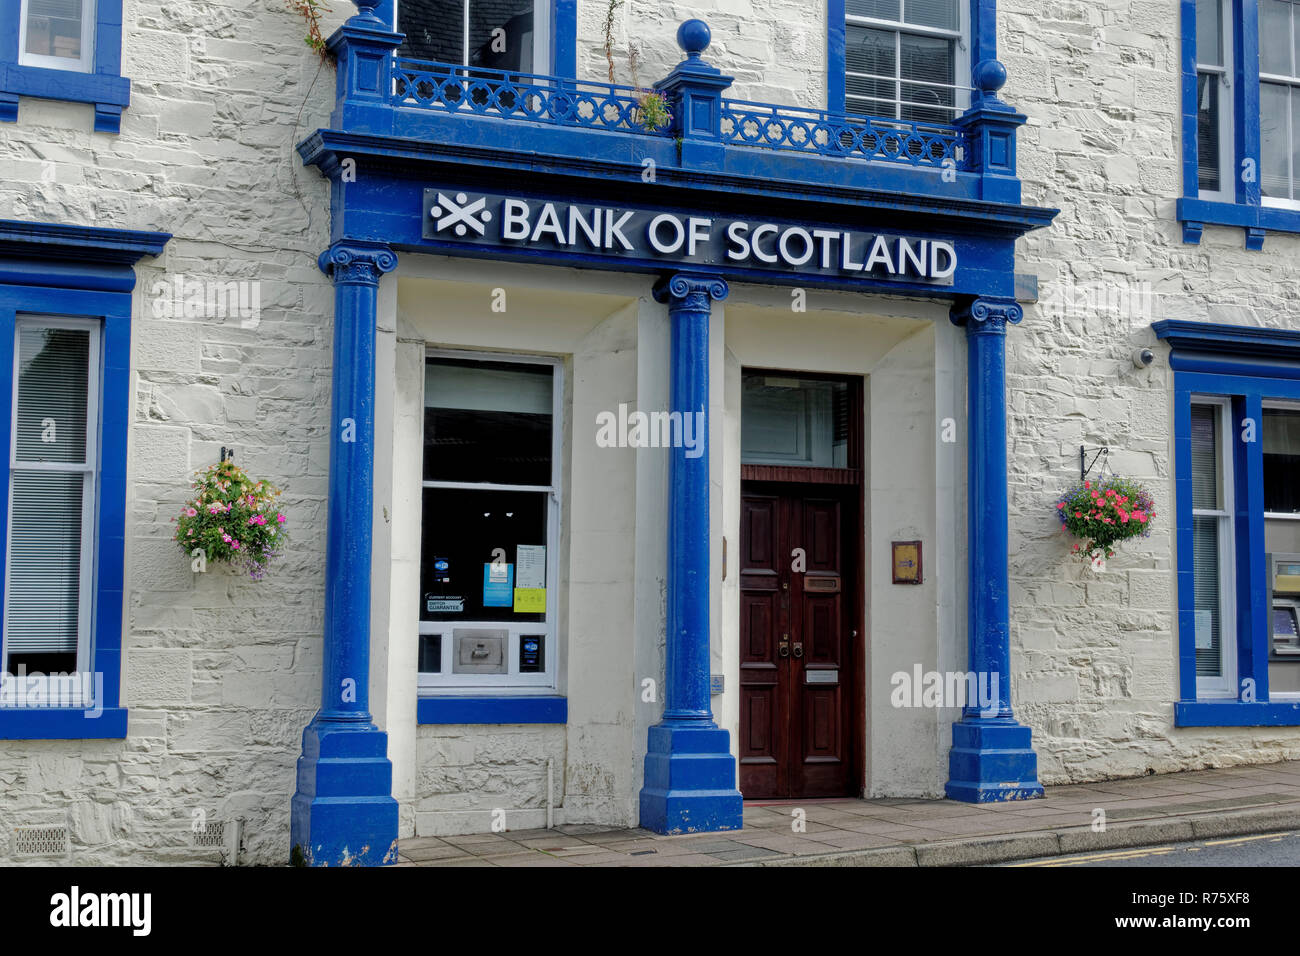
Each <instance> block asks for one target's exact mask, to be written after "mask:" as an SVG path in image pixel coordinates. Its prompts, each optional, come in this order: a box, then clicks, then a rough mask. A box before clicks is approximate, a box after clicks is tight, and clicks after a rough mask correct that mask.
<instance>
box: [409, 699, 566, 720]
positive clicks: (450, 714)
mask: <svg viewBox="0 0 1300 956" xmlns="http://www.w3.org/2000/svg"><path fill="white" fill-rule="evenodd" d="M568 720H569V701H568V699H567V698H565V697H554V696H552V697H450V696H448V697H421V698H419V700H418V701H417V702H416V723H418V724H564V723H568Z"/></svg>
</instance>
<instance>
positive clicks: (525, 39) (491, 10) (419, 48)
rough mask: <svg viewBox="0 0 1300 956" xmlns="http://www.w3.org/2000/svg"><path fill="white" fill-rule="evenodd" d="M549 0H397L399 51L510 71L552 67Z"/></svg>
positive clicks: (541, 71)
mask: <svg viewBox="0 0 1300 956" xmlns="http://www.w3.org/2000/svg"><path fill="white" fill-rule="evenodd" d="M550 16H551V3H550V0H398V3H397V29H398V32H399V33H404V34H405V35H406V40H405V41H404V42H403V44H402V46H401V47H400V49H399V50H398V53H399V55H401V56H406V57H411V58H412V59H416V60H431V61H434V62H437V63H450V64H453V65H457V66H460V65H465V66H477V67H482V68H484V69H490V70H504V71H507V72H511V73H545V72H547V71H548V70H549V66H550V49H549V47H550V44H549V35H550Z"/></svg>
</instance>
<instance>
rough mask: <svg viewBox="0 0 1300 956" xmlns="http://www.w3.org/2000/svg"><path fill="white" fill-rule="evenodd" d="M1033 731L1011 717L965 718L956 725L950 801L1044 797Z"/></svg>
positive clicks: (950, 761) (951, 753) (947, 790)
mask: <svg viewBox="0 0 1300 956" xmlns="http://www.w3.org/2000/svg"><path fill="white" fill-rule="evenodd" d="M1030 737H1031V731H1030V729H1029V728H1028V727H1026V726H1024V725H1023V724H1021V723H1018V722H1017V721H1016V720H1015V719H1014V718H1011V717H992V718H986V717H973V718H963V719H962V720H959V721H957V722H956V723H955V724H953V725H952V750H951V751H949V753H948V782H947V784H945V785H944V793H946V794H947V795H948V799H949V800H961V801H964V802H966V803H993V802H994V801H1000V800H1033V799H1036V798H1038V797H1041V796H1043V785H1042V784H1041V783H1039V782H1038V754H1036V753H1034V751H1033V748H1032V747H1030Z"/></svg>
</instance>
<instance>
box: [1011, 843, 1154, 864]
mask: <svg viewBox="0 0 1300 956" xmlns="http://www.w3.org/2000/svg"><path fill="white" fill-rule="evenodd" d="M1173 851H1174V848H1173V847H1172V846H1152V847H1132V848H1129V849H1126V850H1111V851H1109V852H1107V853H1089V854H1087V855H1085V856H1071V857H1070V858H1069V859H1065V858H1062V857H1054V858H1052V859H1050V860H1038V861H1035V862H1033V863H1013V864H1012V866H1072V865H1074V864H1075V863H1091V862H1092V861H1094V860H1120V859H1125V860H1127V859H1133V858H1136V857H1140V856H1150V855H1152V854H1156V853H1158V854H1161V855H1163V854H1165V853H1172V852H1173Z"/></svg>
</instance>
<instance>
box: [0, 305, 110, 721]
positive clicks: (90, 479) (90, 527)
mask: <svg viewBox="0 0 1300 956" xmlns="http://www.w3.org/2000/svg"><path fill="white" fill-rule="evenodd" d="M31 326H36V327H38V328H58V329H86V330H88V331H89V332H90V341H89V343H88V353H87V366H88V367H87V373H86V453H85V459H84V463H83V464H74V463H71V462H21V463H20V462H19V461H18V371H19V363H20V362H21V361H22V355H21V351H20V348H19V343H20V342H21V340H22V332H23V330H24V329H25V328H28V327H31ZM13 345H14V359H13V365H12V366H11V368H10V373H11V376H12V378H13V381H12V382H11V392H10V427H9V431H10V434H9V480H8V482H7V489H6V494H7V495H8V496H9V498H8V501H9V528H8V540H7V542H6V551H5V555H6V560H5V571H4V575H5V583H4V587H5V591H4V595H5V611H4V613H5V627H4V634H5V637H6V645H7V636H8V633H9V627H8V615H9V609H10V607H11V603H10V599H9V582H10V571H11V570H12V567H13V560H12V555H13V530H14V520H13V476H14V474H15V472H17V471H20V470H21V471H27V472H31V471H53V472H62V473H65V474H72V473H80V474H82V475H83V476H84V478H83V482H84V483H83V485H82V492H81V559H80V572H81V573H80V578H81V580H80V582H79V585H78V587H79V600H78V607H77V673H78V674H87V673H90V671H91V661H92V660H93V657H92V653H91V651H92V648H91V635H92V634H93V627H94V594H95V555H96V554H97V550H96V545H97V540H96V539H97V535H96V524H97V522H96V505H97V503H98V500H99V425H100V422H99V416H100V405H101V402H100V387H101V386H100V382H101V368H100V366H101V364H102V351H101V347H102V329H101V324H100V322H99V321H97V320H95V319H79V318H70V317H68V316H61V315H42V314H35V313H20V314H19V315H17V316H16V318H15V321H14V342H13ZM8 661H9V650H8V647H7V646H4V647H3V648H0V669H3V668H5V667H7V666H8ZM56 680H57V678H55V677H52V676H48V675H47V676H46V677H44V678H43V681H44V684H45V687H44V692H45V695H46V699H50V695H51V694H52V693H53V692H55V691H56V690H57V689H58V687H57V685H56V683H55V682H56ZM87 683H89V685H91V686H93V684H94V682H93V681H90V682H85V681H78V682H75V684H74V687H75V690H76V699H74V700H72V701H64V702H61V703H62V705H63V706H70V707H89V706H91V705H92V704H93V701H92V700H86V699H83V697H82V695H81V691H82V690H83V689H84V687H83V685H86V684H87ZM92 696H93V693H92Z"/></svg>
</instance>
